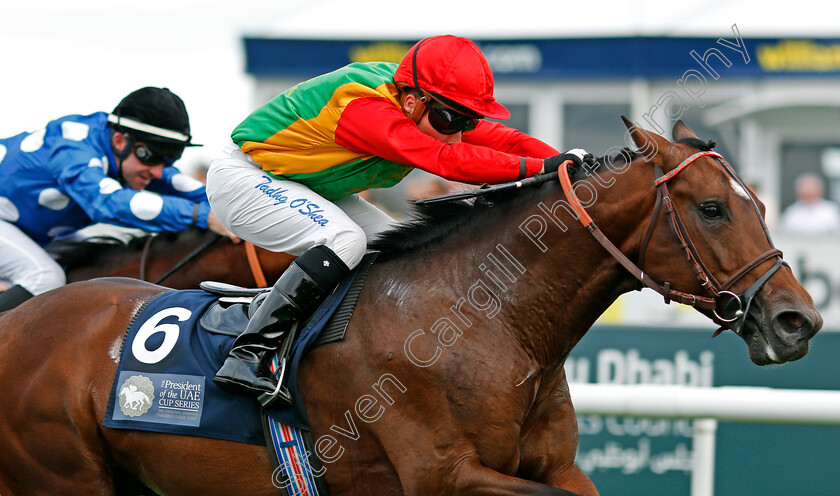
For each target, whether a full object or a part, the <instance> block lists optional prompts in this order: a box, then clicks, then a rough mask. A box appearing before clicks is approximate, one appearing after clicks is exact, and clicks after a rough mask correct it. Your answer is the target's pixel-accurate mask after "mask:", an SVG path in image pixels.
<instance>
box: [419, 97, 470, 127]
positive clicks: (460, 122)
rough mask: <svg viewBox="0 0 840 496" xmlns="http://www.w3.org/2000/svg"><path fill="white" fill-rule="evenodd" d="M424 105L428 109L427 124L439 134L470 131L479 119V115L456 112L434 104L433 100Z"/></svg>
mask: <svg viewBox="0 0 840 496" xmlns="http://www.w3.org/2000/svg"><path fill="white" fill-rule="evenodd" d="M426 107H427V108H428V109H429V124H431V125H432V127H433V128H435V131H437V132H439V133H441V134H455V133H459V132H467V131H472V130H473V129H475V126H476V125H477V124H478V120H479V119H480V117H473V116H471V115H466V114H462V113H460V112H456V111H454V110H452V109H451V108H449V107H445V106H443V105H442V104H440V105H434V104H433V102H429V104H427V105H426Z"/></svg>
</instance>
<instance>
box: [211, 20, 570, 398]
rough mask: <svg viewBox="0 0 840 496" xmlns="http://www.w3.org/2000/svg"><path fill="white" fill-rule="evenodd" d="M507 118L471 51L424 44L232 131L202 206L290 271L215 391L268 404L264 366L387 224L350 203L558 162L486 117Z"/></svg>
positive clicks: (271, 385)
mask: <svg viewBox="0 0 840 496" xmlns="http://www.w3.org/2000/svg"><path fill="white" fill-rule="evenodd" d="M509 116H510V112H508V110H507V109H506V108H505V107H503V106H502V105H501V104H499V103H498V102H496V100H495V98H494V97H493V73H492V71H491V70H490V66H489V65H488V63H487V60H486V59H485V58H484V56H483V55H482V54H481V51H480V50H479V49H478V47H477V46H476V45H475V43H473V42H472V41H470V40H468V39H465V38H459V37H456V36H435V37H431V38H426V39H424V40H422V41H420V42H419V43H417V44H416V45H414V47H412V48H411V50H409V52H408V53H407V54H406V55H405V58H403V60H402V62H401V63H400V64H399V65H397V64H392V63H384V62H368V63H352V64H350V65H348V66H345V67H343V68H341V69H338V70H336V71H333V72H330V73H328V74H324V75H321V76H318V77H315V78H313V79H310V80H308V81H305V82H302V83H300V84H298V85H297V86H295V87H293V88H291V89H289V90H287V91H285V92H283V93H281V94H280V95H278V96H276V97H274V98H273V99H272V100H271V101H269V102H268V103H266V104H265V105H263V106H262V107H260V108H258V109H257V110H255V111H254V112H253V113H252V114H251V115H250V116H248V117H247V118H246V119H245V120H244V121H243V122H242V123H240V124H239V126H238V127H236V129H234V130H233V133H232V134H231V137H232V138H233V143H232V144H231V145H230V146H229V147H228V149H227V150H226V156H225V157H223V158H220V159H217V160H215V161H213V163H212V164H211V167H210V170H209V171H208V174H207V192H208V197H209V199H210V204H211V205H212V207H213V210H214V211H215V212H216V214H217V215H218V217H219V220H221V222H222V224H224V225H225V226H226V227H227V228H228V229H230V230H231V231H232V232H233V233H234V234H236V235H237V236H239V237H241V238H242V239H245V240H247V241H250V242H251V243H253V244H255V245H258V246H260V247H262V248H265V249H268V250H271V251H277V252H286V253H291V254H293V255H299V257H298V258H297V259H296V260H295V261H294V262H293V263H292V265H291V267H289V269H288V270H287V271H286V272H285V273H284V274H283V275H282V276H281V277H280V279H278V281H277V282H276V283H275V284H274V287H273V288H272V290H271V292H270V293H269V294H268V296H267V297H266V298H265V300H264V301H263V302H262V305H261V306H260V307H259V309H258V310H257V311H256V313H255V314H254V315H253V316H252V317H251V320H250V322H249V324H248V326H247V328H246V330H245V332H244V333H243V334H242V335H240V336H239V337H238V338H237V339H236V341H235V342H234V344H233V348H232V349H231V351H230V355H229V357H228V359H227V361H226V362H225V364H224V365H223V366H222V368H221V369H220V370H219V372H218V374H217V375H216V377H215V379H214V381H215V382H216V383H217V384H218V385H219V386H221V387H223V388H225V389H227V390H230V391H240V392H249V393H253V394H260V393H272V392H274V391H275V389H276V386H277V385H276V383H275V382H274V381H273V380H272V379H270V378H269V377H268V374H267V361H268V360H266V357H270V356H271V353H266V352H267V351H273V350H276V349H277V348H278V347H279V345H280V342H281V339H282V337H283V336H284V335H286V334H287V333H288V332H289V331H290V330H291V329H294V327H295V326H296V325H298V322H300V321H303V320H305V319H306V318H308V317H309V316H310V315H311V314H312V313H313V312H314V311H315V310H316V309H317V307H318V306H319V305H320V303H321V302H322V301H323V299H324V298H326V296H327V295H329V294H330V292H332V290H333V289H334V288H335V286H336V285H337V284H338V283H339V282H340V281H341V279H342V278H343V277H344V276H345V275H347V273H348V272H349V271H350V270H351V269H353V268H354V267H355V266H356V265H357V264H358V263H359V262H360V261H361V259H362V256H363V255H364V253H365V249H366V248H367V241H368V239H371V238H373V237H375V236H376V235H377V234H378V233H380V232H382V231H383V230H385V229H388V228H389V227H390V226H391V225H392V224H393V220H392V219H391V218H390V217H389V216H388V215H386V214H385V213H383V212H382V211H381V210H379V209H378V208H376V207H374V206H373V205H371V204H370V203H368V202H366V201H365V200H364V199H362V198H361V197H359V196H358V194H357V193H359V192H361V191H364V190H367V189H371V188H384V187H389V186H393V185H394V184H396V183H397V182H399V181H400V180H402V179H403V178H404V177H405V176H406V175H407V174H408V173H409V172H411V171H412V170H413V169H415V168H418V169H422V170H425V171H427V172H430V173H432V174H436V175H438V176H441V177H443V178H446V179H450V180H454V181H460V182H466V183H471V184H480V183H500V182H506V181H512V180H516V179H522V178H525V177H528V176H531V175H533V174H536V173H538V172H542V171H545V170H556V169H557V167H558V165H559V164H561V163H562V162H563V161H564V160H566V159H572V160H574V161H576V162H577V163H578V164H580V163H581V161H582V160H583V156H584V154H585V152H584V151H583V150H574V151H571V152H569V153H568V154H563V155H559V154H558V152H557V150H555V149H554V148H552V147H551V146H549V145H547V144H546V143H544V142H542V141H540V140H538V139H536V138H533V137H531V136H528V135H527V134H525V133H522V132H519V131H517V130H515V129H511V128H509V127H506V126H504V125H502V124H499V123H497V122H490V121H487V120H485V119H484V118H485V117H490V118H497V119H504V118H507V117H509Z"/></svg>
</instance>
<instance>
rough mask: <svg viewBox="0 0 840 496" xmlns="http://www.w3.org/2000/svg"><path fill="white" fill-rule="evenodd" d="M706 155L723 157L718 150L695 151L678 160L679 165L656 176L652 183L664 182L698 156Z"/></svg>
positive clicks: (657, 184)
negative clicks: (680, 160)
mask: <svg viewBox="0 0 840 496" xmlns="http://www.w3.org/2000/svg"><path fill="white" fill-rule="evenodd" d="M708 155H711V156H712V157H717V158H720V159H722V158H723V155H721V154H720V153H718V152H713V151H711V150H706V151H702V152H697V153H695V154H694V155H691V156H689V157H686V159H685V160H683V161H682V162H680V164H679V165H677V166H676V167H674V168H673V169H671V170H670V171H668V173H667V174H663V175H662V176H661V177H659V178H657V179H656V180H655V181H654V182H653V185H654V186H659V185H660V184H662V183H664V182H665V181H667V180H668V179H671V178H672V177H674V176H676V175H677V174H679V173H680V172H681V171H682V170H683V169H685V168H686V167H688V166H689V165H691V163H692V162H694V161H695V160H697V159H698V158H700V157H705V156H708Z"/></svg>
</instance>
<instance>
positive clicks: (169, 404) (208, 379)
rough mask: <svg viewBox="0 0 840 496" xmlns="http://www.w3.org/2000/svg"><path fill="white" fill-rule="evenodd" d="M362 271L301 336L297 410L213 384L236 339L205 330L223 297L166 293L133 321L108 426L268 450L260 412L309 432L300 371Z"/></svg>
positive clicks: (289, 381)
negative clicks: (264, 403) (212, 309)
mask: <svg viewBox="0 0 840 496" xmlns="http://www.w3.org/2000/svg"><path fill="white" fill-rule="evenodd" d="M363 266H367V264H365V263H362V264H360V266H359V267H357V269H356V271H354V272H353V273H352V274H351V275H350V276H349V277H348V278H347V279H346V280H345V281H344V282H342V283H341V284H340V285H339V287H338V288H337V289H336V290H335V291H334V292H333V293H332V294H331V295H330V296H329V297H328V298H327V299H326V301H325V302H324V303H323V304H322V305H321V307H320V308H319V309H318V311H317V312H316V313H315V315H313V317H312V318H311V319H310V320H309V321H308V322H307V324H306V325H305V326H304V327H303V328H301V329H300V331H299V332H298V335H297V338H296V340H295V343H294V344H293V346H292V350H291V352H290V354H289V357H288V358H287V370H286V372H285V377H284V385H285V386H286V387H287V388H288V389H289V392H290V393H291V395H292V397H293V398H294V399H295V404H294V406H292V407H278V406H274V405H270V406H268V407H266V408H262V407H261V406H260V404H259V402H258V401H257V399H256V398H255V397H251V396H244V395H237V394H230V393H226V392H224V391H222V390H221V389H220V388H219V387H218V386H216V384H215V383H213V377H214V376H215V375H216V371H217V370H218V369H219V367H220V366H221V364H222V363H223V362H224V360H225V358H226V357H227V353H228V350H230V347H231V345H232V344H233V340H234V339H235V336H234V335H230V334H218V333H214V332H208V331H207V330H205V329H204V328H203V325H202V323H201V320H202V319H201V317H202V315H204V314H205V312H207V310H208V309H209V308H210V307H211V306H213V304H214V303H216V302H217V301H218V300H219V296H217V295H213V294H211V293H208V292H206V291H203V290H181V291H168V292H165V293H161V294H160V295H158V296H156V297H154V298H153V299H151V300H149V301H148V302H146V303H145V304H144V305H143V307H142V308H141V309H140V310H139V311H138V312H137V314H136V315H135V317H134V319H133V320H132V323H131V325H130V327H129V329H128V331H127V333H126V335H125V338H124V340H123V345H122V350H121V353H120V363H119V367H118V369H117V374H116V377H115V378H114V384H113V387H112V389H111V395H110V398H109V401H108V407H107V409H106V411H105V419H104V422H103V425H105V426H106V427H111V428H116V429H136V430H145V431H153V432H166V433H170V434H182V435H191V436H201V437H210V438H216V439H225V440H229V441H238V442H244V443H251V444H260V445H265V444H266V442H265V436H264V434H263V426H262V421H261V413H264V414H265V415H268V416H269V417H271V418H273V419H274V420H277V421H278V422H280V423H282V424H286V425H290V426H294V427H297V428H300V429H304V430H309V421H308V418H307V416H306V411H305V410H304V408H303V400H302V396H301V391H300V387H299V385H298V376H297V372H298V367H299V365H300V362H301V359H302V358H303V355H304V354H305V353H306V351H307V350H309V349H311V348H312V347H313V346H314V344H315V343H316V341H317V340H318V337H319V336H320V334H321V332H322V330H323V329H324V326H325V325H326V324H327V322H328V321H329V320H330V316H332V315H333V313H335V312H336V309H337V308H338V307H339V305H340V304H341V301H342V299H344V297H345V295H346V294H347V293H348V290H350V288H351V285H352V283H353V281H354V279H355V277H356V275H357V273H358V271H359V268H361V267H363ZM354 287H355V286H354ZM342 311H344V310H342ZM339 313H341V312H339ZM245 321H246V320H243V322H245ZM342 329H343V328H342ZM342 333H343V330H342ZM231 334H235V333H231Z"/></svg>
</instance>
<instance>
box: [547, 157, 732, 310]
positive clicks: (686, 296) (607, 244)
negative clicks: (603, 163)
mask: <svg viewBox="0 0 840 496" xmlns="http://www.w3.org/2000/svg"><path fill="white" fill-rule="evenodd" d="M573 164H574V162H572V161H571V160H566V161H565V162H563V163H562V164H560V168H559V169H558V170H559V171H563V172H561V173H560V174H559V175H558V176H559V179H560V185H561V186H562V188H563V193H565V195H566V198H567V199H568V200H569V204H570V205H571V207H572V209H573V210H574V211H575V213H577V216H578V221H580V223H581V224H583V226H584V227H586V229H587V230H588V231H589V233H590V234H591V235H592V236H593V237H594V238H595V239H596V240H597V241H598V243H600V244H601V246H603V247H604V249H605V250H607V252H608V253H609V254H610V255H612V257H613V258H615V259H616V261H618V263H619V264H621V266H622V267H624V268H625V269H626V270H627V271H628V272H630V273H631V274H632V275H633V277H635V278H636V279H638V280H639V281H641V282H642V283H643V284H644V285H645V286H647V287H649V288H651V289H653V290H654V291H656V292H657V293H659V294H661V295H662V296H663V297H664V298H665V302H666V303H670V302H672V301H676V302H677V303H682V304H684V305H691V306H693V307H697V308H703V309H706V310H711V309H714V308H715V299H714V298H708V297H705V296H698V295H694V294H691V293H684V292H682V291H676V290H673V289H671V288H670V287H669V286H668V285H667V283H666V286H663V285H661V284H659V283H658V282H656V281H655V280H653V279H652V278H651V277H650V276H648V275H647V274H645V272H644V271H643V270H642V269H640V268H639V267H638V266H637V265H636V264H634V263H633V262H632V261H631V260H630V259H629V258H627V256H626V255H625V254H624V253H623V252H622V251H621V250H619V249H618V247H617V246H615V244H613V242H612V241H610V240H609V239H608V238H607V237H606V235H604V233H603V232H602V231H601V229H600V228H599V227H598V226H597V225H596V224H595V222H594V221H593V220H592V217H590V216H589V214H588V213H586V210H584V209H583V206H582V205H581V203H580V201H579V200H578V198H577V195H575V192H574V189H573V188H572V180H571V178H570V177H569V173H568V168H567V166H569V165H573Z"/></svg>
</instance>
